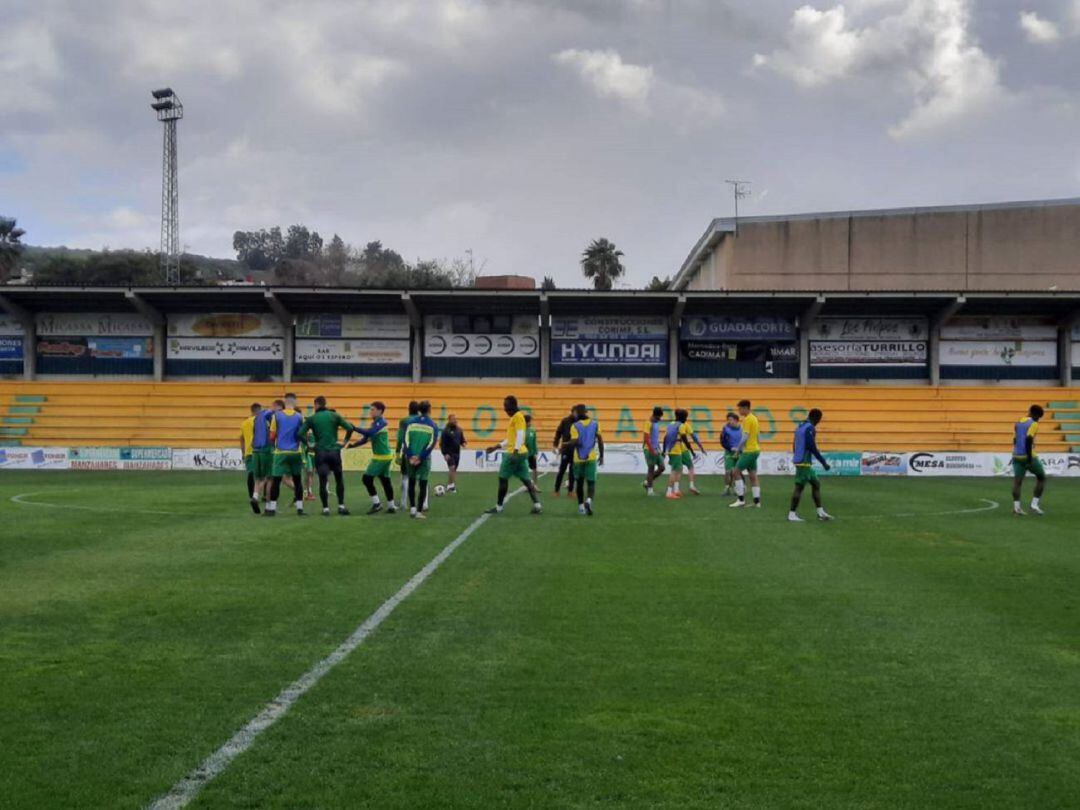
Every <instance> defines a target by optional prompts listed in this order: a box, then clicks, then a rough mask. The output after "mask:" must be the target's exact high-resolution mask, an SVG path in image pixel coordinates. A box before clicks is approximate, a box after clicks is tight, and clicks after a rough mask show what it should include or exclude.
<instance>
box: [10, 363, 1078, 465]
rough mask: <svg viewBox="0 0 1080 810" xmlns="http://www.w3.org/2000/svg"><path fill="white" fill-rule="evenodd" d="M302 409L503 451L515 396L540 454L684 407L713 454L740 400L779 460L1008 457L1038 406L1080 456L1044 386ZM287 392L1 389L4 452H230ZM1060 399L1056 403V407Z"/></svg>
mask: <svg viewBox="0 0 1080 810" xmlns="http://www.w3.org/2000/svg"><path fill="white" fill-rule="evenodd" d="M288 388H289V390H291V391H295V392H296V393H297V394H298V395H299V397H300V400H301V402H302V403H304V404H305V407H308V406H309V405H310V402H311V400H312V399H313V398H314V397H315V396H316V395H319V394H323V395H325V396H326V397H328V399H329V400H330V404H331V407H334V408H336V409H337V410H339V411H340V412H341V413H342V414H343V415H345V416H346V418H348V419H350V420H356V419H360V418H364V416H365V409H364V403H367V402H370V401H371V400H373V399H381V400H383V401H384V402H386V403H387V405H388V406H389V414H388V415H389V417H390V419H391V422H392V423H393V422H396V420H397V419H398V418H399V417H400V416H402V415H403V414H404V413H405V410H406V404H407V402H408V401H409V400H410V399H428V400H430V401H431V402H432V405H433V416H434V417H435V418H436V421H438V422H440V423H441V422H442V421H443V420H444V419H445V417H446V415H447V414H448V413H451V412H453V413H456V414H457V417H458V421H459V423H460V424H461V426H462V427H463V428H464V430H465V432H466V436H467V438H468V439H469V440H470V441H471V442H474V443H476V444H477V445H478V444H482V443H485V442H488V441H494V440H496V439H497V438H498V437H499V436H500V435H501V434H500V431H501V428H503V426H504V425H505V416H504V415H503V413H502V398H503V396H504V395H505V394H507V393H511V392H512V393H515V394H516V395H517V397H518V399H519V400H520V402H521V404H522V405H523V406H524V407H526V408H529V409H531V411H532V412H533V414H534V419H535V422H536V426H537V429H538V431H539V433H540V438H541V444H542V446H546V445H547V443H548V442H549V440H550V439H549V437H550V436H551V434H552V433H553V431H554V429H555V426H556V424H557V422H558V420H559V419H560V418H561V417H562V416H563V415H564V414H565V413H566V411H567V409H568V408H569V406H570V405H572V404H573V403H575V402H581V401H584V402H585V403H587V404H588V405H589V406H590V407H592V408H593V409H594V410H595V412H596V413H597V414H598V417H599V419H600V421H601V424H602V425H603V428H604V432H605V435H606V436H607V439H608V441H609V442H614V443H637V442H638V441H640V436H641V432H642V430H643V428H644V426H645V424H646V422H647V419H648V413H649V411H650V410H651V409H652V407H653V405H656V404H659V405H663V406H666V407H669V408H675V407H685V408H687V409H689V410H690V413H691V420H692V421H693V422H694V424H695V426H696V428H697V430H698V433H699V435H700V437H701V439H702V441H703V442H704V443H705V445H706V447H707V448H710V449H715V448H717V447H718V436H719V430H720V428H721V427H722V425H723V421H724V415H725V413H726V412H727V411H728V410H729V409H733V407H734V405H735V403H736V402H737V401H738V400H739V399H741V398H744V397H746V398H749V399H751V400H752V401H753V403H754V409H755V411H756V412H757V414H758V416H759V418H760V419H761V424H762V438H763V440H764V442H763V443H764V445H765V447H766V448H767V449H770V450H785V449H787V448H788V446H789V444H790V441H791V431H792V428H793V425H794V422H795V421H797V420H799V419H801V418H802V416H803V415H804V413H805V411H806V410H807V409H809V408H811V407H818V408H821V409H822V410H824V412H825V421H824V423H823V424H822V428H821V442H822V445H823V446H824V447H826V448H827V449H829V450H863V451H874V450H890V451H916V450H925V451H945V450H955V451H973V452H974V451H1001V450H1003V449H1006V448H1007V447H1008V446H1009V443H1010V441H1011V431H1012V425H1013V422H1015V420H1016V419H1018V418H1020V416H1021V415H1022V414H1023V413H1024V412H1025V411H1026V409H1027V407H1028V406H1029V405H1030V404H1031V403H1041V404H1043V405H1044V406H1045V407H1046V409H1047V416H1046V419H1045V420H1044V423H1043V429H1042V433H1041V436H1040V441H1039V448H1040V451H1042V452H1055V451H1056V452H1066V451H1070V450H1072V451H1080V390H1077V389H1064V390H1063V389H1048V388H1045V387H1033V388H1025V387H1011V386H1010V387H1000V386H998V387H966V386H965V387H929V386H889V387H872V386H829V385H814V386H809V387H803V386H797V385H790V386H786V385H761V386H753V385H739V386H736V385H714V386H693V385H679V386H670V385H642V386H633V387H630V386H621V385H606V386H605V385H586V386H582V385H557V384H554V385H552V384H549V385H535V384H533V385H526V384H519V385H514V384H509V383H508V384H506V385H447V384H434V383H424V384H404V383H385V384H365V383H325V384H315V383H294V384H291V385H289V386H288ZM283 393H284V387H283V385H282V384H281V383H227V382H209V383H202V382H164V383H150V382H46V381H28V382H0V443H2V444H7V445H22V446H28V447H49V446H62V447H72V446H100V445H105V446H120V447H155V446H160V447H177V448H182V447H193V448H214V447H234V446H236V444H237V437H238V435H239V426H240V422H241V420H242V419H243V418H244V417H245V416H246V415H247V413H248V406H249V405H250V403H252V402H254V401H258V402H261V403H263V404H264V405H267V406H268V405H269V404H270V403H271V402H272V401H273V400H274V399H275V398H276V397H280V396H281V395H282V394H283ZM1051 396H1052V397H1053V399H1050V398H1049V397H1051Z"/></svg>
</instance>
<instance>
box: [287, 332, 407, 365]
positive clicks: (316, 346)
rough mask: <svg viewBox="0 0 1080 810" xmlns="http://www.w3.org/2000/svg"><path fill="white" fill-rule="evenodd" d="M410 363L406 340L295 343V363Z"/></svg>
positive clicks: (298, 341)
mask: <svg viewBox="0 0 1080 810" xmlns="http://www.w3.org/2000/svg"><path fill="white" fill-rule="evenodd" d="M411 361H412V355H411V353H410V351H409V341H408V339H405V340H307V339H301V338H297V339H296V362H298V363H359V364H372V363H380V364H396V365H401V364H408V363H410V362H411Z"/></svg>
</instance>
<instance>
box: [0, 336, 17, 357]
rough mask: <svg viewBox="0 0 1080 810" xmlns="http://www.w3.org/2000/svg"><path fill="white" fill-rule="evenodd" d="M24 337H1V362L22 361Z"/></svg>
mask: <svg viewBox="0 0 1080 810" xmlns="http://www.w3.org/2000/svg"><path fill="white" fill-rule="evenodd" d="M22 359H23V339H22V335H0V360H22Z"/></svg>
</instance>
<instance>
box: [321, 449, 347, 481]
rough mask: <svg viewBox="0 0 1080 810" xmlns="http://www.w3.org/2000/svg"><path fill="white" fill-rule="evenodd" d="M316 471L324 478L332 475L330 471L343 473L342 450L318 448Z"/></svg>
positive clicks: (338, 473)
mask: <svg viewBox="0 0 1080 810" xmlns="http://www.w3.org/2000/svg"><path fill="white" fill-rule="evenodd" d="M315 472H317V473H318V474H319V475H320V476H321V477H323V478H325V477H326V476H328V475H330V473H335V474H337V475H341V451H340V450H316V451H315Z"/></svg>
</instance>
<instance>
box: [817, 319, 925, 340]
mask: <svg viewBox="0 0 1080 810" xmlns="http://www.w3.org/2000/svg"><path fill="white" fill-rule="evenodd" d="M929 334H930V326H929V323H928V321H927V319H926V318H818V319H817V320H815V321H814V324H813V327H812V328H811V330H810V339H811V340H862V341H875V342H877V341H913V340H914V341H925V340H926V339H927V338H928V337H929Z"/></svg>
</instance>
